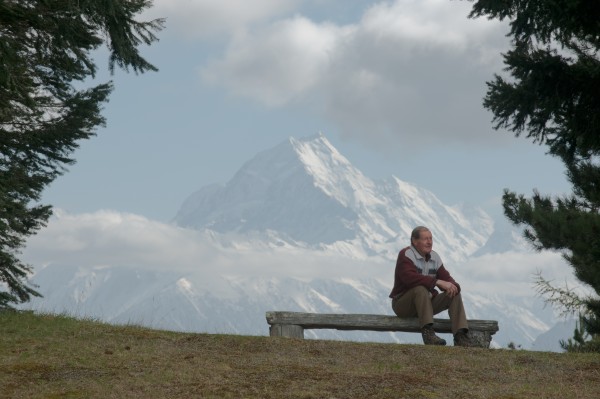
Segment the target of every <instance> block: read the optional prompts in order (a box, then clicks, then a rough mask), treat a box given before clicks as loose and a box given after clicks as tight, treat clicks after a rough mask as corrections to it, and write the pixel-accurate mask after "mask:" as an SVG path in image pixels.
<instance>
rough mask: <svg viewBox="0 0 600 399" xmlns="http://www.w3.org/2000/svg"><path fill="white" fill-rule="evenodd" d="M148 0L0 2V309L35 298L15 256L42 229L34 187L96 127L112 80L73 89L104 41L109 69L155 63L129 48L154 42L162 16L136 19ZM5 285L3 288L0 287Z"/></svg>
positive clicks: (139, 69) (43, 209) (44, 215)
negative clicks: (92, 54)
mask: <svg viewBox="0 0 600 399" xmlns="http://www.w3.org/2000/svg"><path fill="white" fill-rule="evenodd" d="M150 6H151V1H148V0H59V1H56V0H0V60H2V62H1V63H0V308H2V307H8V306H10V304H11V303H21V302H25V301H27V300H29V299H30V297H31V295H39V294H38V293H37V292H36V291H35V290H34V289H33V288H32V287H29V286H28V285H27V284H26V283H25V280H26V278H27V275H28V273H29V272H30V271H31V267H30V266H29V265H26V264H23V263H22V262H21V261H20V260H19V259H18V255H19V253H20V252H19V251H20V249H22V247H23V245H24V243H25V240H26V239H27V237H29V236H31V235H32V234H35V233H36V232H37V231H38V230H39V229H40V228H41V227H43V226H45V224H46V222H47V220H48V218H49V217H50V215H51V212H52V211H51V207H50V206H48V205H42V204H39V203H38V201H39V200H40V196H41V193H42V190H43V189H44V188H45V187H46V186H47V185H48V184H49V183H51V182H52V181H53V180H54V179H56V178H57V177H58V176H59V175H61V174H62V173H64V172H65V170H66V169H65V168H66V166H68V165H70V164H72V163H73V162H74V159H73V158H71V154H72V153H73V151H74V150H75V149H76V148H77V147H78V146H79V142H80V141H81V140H84V139H89V138H90V137H92V136H93V135H94V134H95V128H96V127H98V126H103V125H104V122H105V121H104V118H103V117H102V115H101V113H100V112H101V106H102V104H103V103H104V102H106V101H107V100H108V95H109V94H110V92H111V90H112V83H111V82H108V83H104V84H99V85H97V86H95V87H91V88H87V89H77V88H76V87H75V86H74V84H75V83H77V86H78V87H81V86H82V83H83V82H84V81H85V80H86V79H87V78H89V77H94V76H95V73H96V66H95V64H94V62H93V60H92V58H91V52H92V51H93V50H95V49H97V48H98V47H100V46H101V45H103V44H105V45H106V46H107V47H108V49H109V50H110V59H109V64H108V66H109V69H110V70H111V71H113V70H114V67H115V65H117V66H118V67H121V68H124V69H126V70H127V69H129V68H132V69H133V70H134V72H136V73H143V72H145V71H149V70H151V71H155V70H157V69H156V68H155V67H154V66H153V65H151V64H149V63H148V62H147V61H146V60H144V59H143V58H142V57H141V56H140V54H139V52H138V49H137V47H138V46H139V45H140V44H142V43H144V44H150V43H152V42H154V41H155V40H157V38H156V36H155V35H154V34H153V32H156V31H159V30H160V29H162V26H163V21H162V20H154V21H149V22H137V21H135V20H134V17H135V16H136V15H137V14H139V13H141V12H142V11H143V10H145V9H146V8H148V7H150ZM2 290H6V291H2Z"/></svg>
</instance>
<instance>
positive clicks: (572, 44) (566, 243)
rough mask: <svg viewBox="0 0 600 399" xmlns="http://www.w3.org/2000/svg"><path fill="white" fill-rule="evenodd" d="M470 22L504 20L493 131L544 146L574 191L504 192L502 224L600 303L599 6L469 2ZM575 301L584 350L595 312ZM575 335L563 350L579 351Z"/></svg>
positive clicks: (595, 329)
mask: <svg viewBox="0 0 600 399" xmlns="http://www.w3.org/2000/svg"><path fill="white" fill-rule="evenodd" d="M479 16H487V17H488V18H498V19H500V20H504V19H508V20H509V21H510V33H509V36H511V37H512V48H511V49H510V50H509V51H508V52H507V53H506V54H504V63H505V65H506V68H505V71H506V72H507V73H508V76H500V75H496V76H495V77H494V79H493V80H492V81H491V82H488V83H487V85H488V91H487V94H486V97H485V99H484V106H485V107H486V108H487V109H489V110H490V111H492V113H493V115H494V118H493V121H494V127H495V128H496V129H508V130H509V131H511V132H513V133H514V134H515V135H516V136H520V135H522V134H524V135H525V136H526V137H527V138H529V139H531V140H532V141H533V142H535V143H539V144H540V145H545V146H547V147H548V153H549V154H550V155H552V156H556V157H559V158H560V159H561V160H562V161H563V162H564V164H565V166H566V175H567V177H568V179H569V181H570V182H571V184H572V186H573V193H572V194H570V195H564V196H561V197H557V198H551V197H548V196H542V195H540V194H539V193H538V192H534V195H533V197H531V198H525V196H523V195H517V194H516V193H514V192H510V191H508V190H505V193H504V196H503V205H504V212H505V215H506V216H507V217H508V218H509V219H510V220H511V221H512V222H513V223H515V224H517V225H523V226H525V227H526V228H525V231H524V235H525V237H526V238H527V239H529V240H530V241H531V242H532V243H533V245H534V246H535V247H536V248H537V249H539V250H541V249H553V250H560V251H561V252H562V253H563V254H564V257H565V259H566V260H567V261H568V263H569V264H570V265H571V266H573V268H574V270H575V275H576V277H577V278H578V279H579V280H580V281H582V282H583V283H585V284H587V285H589V286H590V287H591V288H593V289H594V290H595V292H596V294H598V295H600V213H599V209H600V162H599V160H600V158H599V156H600V1H598V0H503V1H498V0H478V1H475V2H474V5H473V9H472V12H471V14H470V17H479ZM584 302H585V307H586V312H585V314H586V317H585V318H584V319H583V320H582V324H581V326H582V328H583V330H584V331H585V332H586V333H588V334H590V337H591V339H592V341H593V340H596V339H597V338H598V337H599V336H598V334H599V333H600V305H599V303H598V301H597V300H596V299H586V300H584ZM583 336H584V335H582V334H579V335H578V336H577V337H576V338H577V339H576V340H575V341H574V342H571V344H569V345H570V346H569V345H568V346H569V348H570V349H572V347H573V346H577V345H584V343H583V341H581V340H583ZM580 341H581V342H580ZM586 342H587V341H586ZM586 345H587V344H586ZM595 347H596V348H598V345H596V346H595Z"/></svg>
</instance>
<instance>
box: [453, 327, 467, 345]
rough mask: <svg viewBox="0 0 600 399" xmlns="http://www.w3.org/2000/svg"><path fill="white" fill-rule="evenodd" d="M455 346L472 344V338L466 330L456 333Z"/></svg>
mask: <svg viewBox="0 0 600 399" xmlns="http://www.w3.org/2000/svg"><path fill="white" fill-rule="evenodd" d="M454 346H464V347H469V346H471V338H469V336H468V335H467V333H466V332H464V331H459V332H457V333H456V334H454Z"/></svg>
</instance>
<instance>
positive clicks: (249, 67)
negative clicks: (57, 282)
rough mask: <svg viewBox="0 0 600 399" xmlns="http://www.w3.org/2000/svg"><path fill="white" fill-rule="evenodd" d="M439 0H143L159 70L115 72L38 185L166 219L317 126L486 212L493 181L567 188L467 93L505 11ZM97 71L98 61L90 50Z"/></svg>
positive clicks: (359, 159) (368, 163) (360, 163)
mask: <svg viewBox="0 0 600 399" xmlns="http://www.w3.org/2000/svg"><path fill="white" fill-rule="evenodd" d="M470 5H471V3H469V2H463V1H451V0H398V1H387V2H383V1H364V0H286V1H281V0H253V1H247V0H155V6H154V8H153V10H152V11H151V13H150V16H162V17H166V18H167V25H166V29H165V30H164V31H162V32H161V33H160V34H159V35H160V39H161V40H160V42H158V43H155V44H154V45H152V46H151V47H146V48H144V49H143V50H142V51H143V55H144V56H145V57H146V58H147V59H148V60H149V61H150V62H152V63H154V64H155V65H156V66H157V67H158V68H159V69H160V71H159V72H158V73H147V74H145V75H140V76H136V75H135V74H133V73H130V74H127V73H125V72H121V71H119V72H117V73H116V74H115V76H113V77H112V79H113V80H114V82H115V86H116V89H115V91H114V92H113V93H112V95H111V97H110V102H109V103H108V104H107V105H106V107H105V110H104V115H105V116H106V118H107V126H106V127H105V128H100V129H99V130H98V136H97V137H95V138H93V139H91V140H88V141H86V142H83V143H82V146H81V148H80V149H79V150H77V152H76V153H75V154H74V156H75V158H76V159H77V164H75V165H74V166H73V167H71V168H70V171H69V172H68V173H67V174H65V175H64V176H62V177H60V178H58V179H57V180H56V181H55V182H54V183H53V184H52V186H51V187H50V188H49V189H48V190H46V192H45V195H44V197H43V201H44V202H45V203H50V204H52V205H54V206H55V207H57V208H60V209H63V210H65V211H67V212H69V213H83V212H94V211H97V210H101V209H104V210H114V211H118V212H127V213H133V214H137V215H141V216H144V217H146V218H149V219H151V220H156V221H161V222H168V221H170V220H171V219H172V218H173V217H174V216H175V214H176V212H177V210H178V209H179V206H180V205H181V203H182V202H183V201H184V199H185V198H186V197H187V196H188V195H189V194H191V193H192V192H194V191H196V190H197V189H199V188H200V187H202V186H205V185H207V184H211V183H226V182H227V181H228V180H229V179H230V178H231V177H232V176H233V174H234V173H235V172H236V171H237V170H238V169H239V168H240V167H241V166H242V164H243V163H244V162H246V161H247V160H249V159H250V158H251V157H253V156H254V155H255V154H256V153H257V152H259V151H262V150H265V149H268V148H271V147H274V146H275V145H277V144H279V143H280V142H282V141H283V140H285V139H287V138H288V137H289V136H294V137H296V138H301V137H306V136H311V135H314V134H316V133H318V132H322V133H323V134H324V135H325V136H326V137H327V138H328V139H329V140H330V141H331V142H332V144H333V145H334V146H335V147H336V148H337V149H338V150H339V151H340V152H341V153H342V154H343V155H345V156H346V157H347V158H348V159H349V160H350V162H352V163H353V164H354V165H355V166H356V167H358V168H359V169H360V170H361V171H362V172H363V173H364V174H365V175H367V176H368V177H371V178H375V179H378V178H385V177H389V176H391V175H395V176H397V177H398V178H400V179H402V180H405V181H409V182H413V183H416V184H417V185H419V186H421V187H424V188H426V189H429V190H430V191H432V192H434V193H435V194H436V195H437V196H438V197H439V198H440V199H441V200H442V201H444V202H446V203H447V204H450V205H452V204H455V203H458V202H463V201H464V202H468V203H471V204H475V205H481V206H483V207H484V208H485V209H486V210H488V211H491V212H494V211H496V212H498V213H500V207H499V197H500V196H501V195H502V190H503V189H504V188H511V189H513V190H515V191H517V192H520V193H524V194H527V195H529V194H531V192H532V189H534V188H538V189H539V190H540V191H541V192H543V193H560V192H564V191H568V189H569V186H568V184H567V183H566V180H565V178H564V174H563V170H564V168H563V167H562V164H561V163H560V162H559V161H558V160H556V159H553V158H551V157H549V156H547V155H545V147H540V146H538V145H536V144H533V143H531V142H529V141H527V140H526V139H524V138H518V139H517V138H514V136H513V135H512V134H511V133H508V132H496V131H494V130H493V129H492V125H491V118H492V115H491V114H490V113H489V112H487V111H485V110H484V109H483V107H482V105H481V103H482V98H483V96H484V94H485V90H486V84H485V82H486V80H490V79H491V78H492V76H493V74H494V73H495V72H496V73H499V72H501V70H502V58H501V55H500V53H501V51H503V50H505V49H506V46H507V40H508V39H507V38H506V37H505V33H506V32H507V25H506V24H501V23H499V22H497V21H488V20H486V19H477V20H471V19H467V14H468V12H469V10H470ZM97 63H98V65H99V67H101V68H102V72H101V73H100V74H99V76H98V81H99V82H103V81H106V80H108V79H111V77H110V76H109V75H108V73H107V72H106V69H107V68H105V66H106V65H107V63H108V61H107V57H106V53H105V52H102V51H101V52H99V53H98V55H97Z"/></svg>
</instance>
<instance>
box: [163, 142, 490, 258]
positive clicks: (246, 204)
mask: <svg viewBox="0 0 600 399" xmlns="http://www.w3.org/2000/svg"><path fill="white" fill-rule="evenodd" d="M473 215H475V217H472V216H473ZM470 216H471V217H467V216H466V215H465V214H464V213H463V211H462V210H461V209H460V208H459V207H451V206H447V205H445V204H443V203H442V202H441V201H440V200H439V199H438V198H437V197H436V196H435V195H434V194H433V193H431V192H429V191H427V190H424V189H422V188H419V187H417V186H415V185H412V184H410V183H407V182H403V181H401V180H400V179H398V178H396V177H392V178H390V179H388V180H385V181H382V182H375V181H373V180H371V179H369V178H367V177H366V176H364V175H363V174H362V173H361V172H360V171H359V170H358V169H356V168H355V167H354V166H352V164H351V163H350V162H349V161H348V160H347V159H346V158H345V157H344V156H342V155H341V154H340V153H339V152H338V151H337V150H336V149H335V148H334V147H333V146H332V145H331V143H329V141H328V140H327V139H326V138H325V137H324V136H322V135H318V136H314V137H310V138H307V139H303V140H297V139H294V138H290V139H289V140H287V141H285V142H283V143H281V144H280V145H278V146H276V147H275V148H273V149H271V150H267V151H263V152H261V153H259V154H258V155H257V156H256V157H254V158H253V159H252V160H250V161H249V162H247V163H246V164H244V165H243V166H242V168H241V169H240V170H239V171H238V172H237V173H236V175H235V176H234V177H233V178H232V179H231V180H230V181H229V182H228V183H227V184H226V185H224V186H220V187H219V186H209V187H205V188H202V189H200V190H199V191H197V192H196V193H194V194H192V195H191V196H190V197H188V198H187V199H186V200H185V202H184V203H183V205H182V207H181V209H180V210H179V212H178V213H177V215H176V216H175V218H174V222H175V223H176V224H177V225H179V226H182V227H191V228H195V229H210V230H214V231H217V232H219V233H248V232H267V231H275V232H277V235H278V236H279V237H280V238H282V239H284V240H285V241H290V242H295V243H296V245H301V246H302V245H306V246H309V247H313V248H314V247H318V248H326V249H327V250H338V251H342V252H343V253H346V254H347V255H353V256H356V257H366V256H373V255H378V256H383V257H385V258H387V259H390V260H393V259H395V257H396V255H397V252H398V250H399V249H400V248H402V247H403V246H404V245H406V242H407V237H409V235H410V231H411V230H412V229H413V228H414V227H415V226H417V225H423V224H425V225H428V226H429V227H430V228H431V229H432V230H433V232H434V238H435V240H436V247H437V248H438V249H439V250H440V251H441V252H442V253H446V254H447V255H446V256H447V257H449V258H450V259H452V260H459V259H463V258H464V257H466V256H468V255H469V254H470V253H472V252H474V251H475V250H476V249H478V248H479V247H481V246H482V245H483V244H484V243H485V242H486V241H487V239H488V237H489V236H490V234H491V233H492V229H493V222H492V220H491V218H490V217H489V216H488V215H486V214H485V213H484V212H483V211H480V210H473V211H471V215H470Z"/></svg>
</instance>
